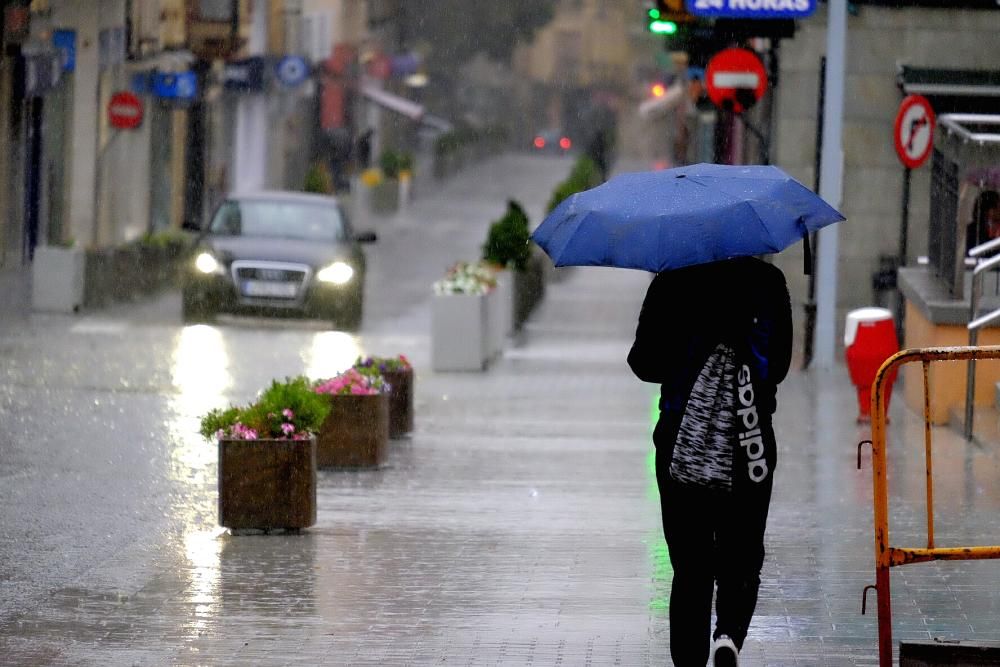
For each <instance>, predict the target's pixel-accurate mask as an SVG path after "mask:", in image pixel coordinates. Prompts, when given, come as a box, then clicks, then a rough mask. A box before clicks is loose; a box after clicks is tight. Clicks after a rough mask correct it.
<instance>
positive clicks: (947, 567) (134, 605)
mask: <svg viewBox="0 0 1000 667" xmlns="http://www.w3.org/2000/svg"><path fill="white" fill-rule="evenodd" d="M568 170H569V162H567V161H562V160H558V159H538V158H529V157H521V156H507V157H504V158H502V159H500V160H495V161H492V162H489V163H486V164H484V165H480V166H478V167H476V168H475V169H472V170H470V172H469V173H468V174H466V175H464V176H462V177H459V178H457V179H456V180H455V181H453V182H450V183H448V184H447V185H446V186H445V187H444V188H442V190H441V191H440V192H435V193H427V194H426V196H425V197H424V198H422V199H419V200H417V201H416V202H414V204H413V205H412V206H411V208H410V209H409V210H408V211H407V212H405V213H403V214H401V215H399V216H397V217H396V218H394V219H391V220H378V221H367V222H366V221H362V222H361V223H359V224H358V225H357V226H358V227H361V228H363V227H365V226H366V224H371V225H374V226H375V227H376V228H377V229H378V231H379V232H380V235H381V238H380V241H379V243H378V244H377V245H376V246H374V247H373V248H372V250H371V252H370V254H369V269H370V275H369V284H368V288H369V294H368V296H369V299H368V305H367V307H366V316H365V323H364V326H363V328H362V330H361V332H360V334H359V335H358V336H350V335H347V334H343V333H339V332H331V331H326V330H324V329H323V328H322V326H321V325H320V324H318V323H308V322H296V321H292V322H269V321H265V320H255V319H224V320H222V321H220V322H219V324H218V325H217V326H211V327H208V326H196V327H183V326H182V325H181V324H180V318H179V310H180V303H179V298H178V296H177V295H176V294H166V295H163V296H162V297H161V298H158V299H154V300H151V301H149V302H143V303H137V304H124V305H120V306H116V307H114V308H110V309H107V310H104V311H100V312H96V313H88V314H85V315H82V316H77V317H63V316H54V315H44V316H43V315H33V316H30V317H29V316H25V317H24V318H22V319H20V320H18V321H16V322H14V323H8V324H7V325H6V326H5V327H4V328H3V329H0V360H2V367H0V528H2V530H0V664H3V665H18V666H20V665H286V664H308V665H315V664H329V665H355V664H356V665H376V664H388V665H409V664H414V665H422V664H462V665H487V664H488V665H500V664H502V665H529V664H534V665H557V664H564V665H665V664H669V658H668V644H669V636H668V630H667V599H668V595H669V590H670V577H671V570H670V565H669V560H668V558H667V553H666V548H665V546H664V544H663V540H662V535H661V532H660V528H659V506H658V498H657V491H656V485H655V480H654V477H653V472H652V453H651V446H650V432H651V428H652V423H653V422H652V420H653V419H654V417H655V415H654V413H653V406H654V404H655V394H656V388H655V387H653V386H651V385H645V384H643V383H641V382H639V381H638V380H636V379H635V378H634V377H632V375H631V374H630V372H629V370H628V367H627V366H626V365H625V363H624V359H625V355H626V354H627V352H628V348H629V345H630V344H631V336H632V334H633V332H634V323H635V317H636V315H637V313H638V309H639V305H640V303H641V300H642V297H643V294H644V291H645V288H646V285H647V284H648V276H646V275H645V274H642V273H640V272H635V271H618V270H610V269H589V268H588V269H582V268H581V269H573V270H571V271H569V272H566V273H564V274H563V275H562V279H561V280H560V281H558V282H552V283H550V284H549V286H548V290H547V294H546V298H545V301H544V302H543V304H542V306H541V307H540V309H539V310H538V311H537V312H536V313H535V314H534V316H533V317H532V319H531V320H530V321H529V322H528V325H527V326H526V328H525V330H524V331H523V332H522V334H521V335H520V336H518V337H517V338H516V339H515V340H511V341H508V346H507V349H506V351H505V353H504V355H503V357H502V359H500V360H499V361H498V362H496V363H495V364H494V365H493V366H491V367H490V369H489V370H488V371H487V372H485V373H452V374H445V373H434V372H432V371H431V369H430V355H429V349H430V339H429V331H430V316H429V305H430V302H429V285H430V282H431V281H433V280H434V279H435V278H437V277H438V276H439V275H440V273H441V272H442V271H443V269H444V268H445V267H446V266H447V265H448V264H449V263H451V262H452V261H454V260H458V259H469V258H473V257H475V256H476V254H477V253H478V247H479V244H481V243H482V240H483V238H485V230H486V227H487V225H488V223H489V221H490V219H492V218H496V217H499V215H500V214H501V213H502V211H503V206H504V204H505V201H506V198H507V197H508V196H515V197H517V198H519V199H521V200H522V201H523V202H524V203H525V205H526V207H527V209H528V210H529V213H531V214H532V218H533V220H536V221H537V220H538V219H539V218H540V215H541V212H542V211H541V207H542V206H543V205H544V203H545V201H546V200H547V198H548V195H549V193H550V192H551V189H552V187H553V186H554V185H555V183H556V182H557V181H559V180H561V179H562V178H563V177H564V176H565V175H566V173H568ZM682 324H683V323H682V321H681V320H680V318H679V320H678V325H679V326H682ZM397 352H402V353H405V354H407V355H408V356H410V357H411V359H412V360H413V362H414V365H415V368H416V372H417V383H416V430H415V432H414V433H413V434H412V436H411V437H409V438H406V439H403V440H398V441H392V442H391V445H390V451H389V459H388V464H387V465H386V466H385V467H384V468H382V469H379V470H375V471H364V472H344V471H322V472H321V473H320V475H319V494H318V507H319V512H318V522H317V524H316V525H315V526H314V527H313V528H311V529H309V530H308V531H306V532H304V533H303V534H301V535H269V536H232V535H229V534H228V533H227V532H226V531H224V530H222V529H220V528H219V527H218V526H217V525H216V499H217V495H216V489H215V475H216V458H215V457H216V452H215V448H214V446H213V445H211V444H208V443H205V442H204V441H202V440H201V439H200V438H199V436H198V435H197V433H196V429H197V419H198V416H199V415H200V414H201V413H202V412H204V410H205V409H207V408H209V407H213V406H214V405H217V404H221V403H225V402H229V401H244V400H246V399H248V398H250V397H251V396H252V395H253V394H254V393H255V392H256V391H257V390H258V389H260V388H261V387H262V386H263V385H264V384H266V383H267V382H268V381H269V380H270V378H272V377H276V376H278V377H280V376H283V375H291V374H296V373H300V372H306V373H308V374H310V375H313V376H317V377H318V376H322V375H325V374H330V373H333V372H336V371H337V370H339V369H341V368H343V367H345V366H347V365H349V364H350V363H351V362H352V361H353V359H354V358H355V356H357V354H359V353H366V354H367V353H373V354H391V353H397ZM854 401H855V399H854V394H853V391H852V388H851V387H850V385H849V383H848V379H847V374H846V371H845V370H844V369H843V368H838V369H836V370H834V371H830V372H817V371H809V372H801V371H795V372H793V373H792V374H791V375H790V377H789V378H788V380H787V381H786V383H784V384H783V385H782V386H781V388H780V391H779V410H778V414H777V415H776V431H777V433H778V440H779V465H778V469H777V473H776V486H775V492H774V500H773V502H772V507H771V515H770V521H769V526H768V534H767V549H768V557H767V560H766V562H765V565H764V571H763V573H762V579H763V584H762V588H761V599H760V603H759V605H758V611H757V615H756V617H755V620H754V623H753V625H752V626H751V630H750V635H749V637H748V640H747V644H746V647H745V649H744V654H743V656H741V657H742V658H743V664H747V665H831V666H836V665H873V664H877V658H876V621H875V616H874V598H871V599H870V601H869V602H870V607H869V609H870V611H869V614H868V615H867V616H861V615H860V603H861V590H862V588H863V587H864V586H865V585H868V584H871V583H874V569H873V567H874V566H873V562H874V556H873V542H874V538H873V531H872V509H871V466H870V460H869V457H868V455H867V453H866V454H865V456H864V457H863V458H864V460H863V469H862V470H861V471H858V470H857V469H856V444H857V442H858V441H859V440H861V439H863V438H865V437H867V429H865V428H863V427H859V426H858V425H856V424H855V422H854V418H855V416H856V406H855V402H854ZM934 437H935V447H936V450H935V451H936V454H935V456H936V458H935V481H936V498H937V504H936V518H937V525H936V527H937V531H936V532H937V537H938V543H939V545H941V546H947V545H960V544H989V543H996V542H997V541H998V539H997V538H1000V511H998V510H1000V484H998V481H1000V443H996V442H987V443H985V444H981V445H975V444H973V445H967V444H966V443H965V442H964V441H963V440H961V438H959V437H958V436H957V435H956V434H955V433H953V432H952V431H950V430H948V429H946V428H941V429H935V432H934ZM923 484H924V474H923V430H922V424H921V422H920V420H919V419H918V418H917V417H916V416H915V415H913V414H911V413H909V412H908V411H907V410H906V408H905V407H904V406H903V405H902V401H894V402H893V412H892V423H891V426H890V492H891V495H892V500H891V507H892V514H891V516H892V524H891V528H892V533H891V537H892V543H893V544H894V545H897V546H920V545H921V539H922V536H923V526H924V514H923V511H924V500H923V498H924V496H923V493H924V486H923ZM892 577H893V579H892V581H893V607H894V613H895V624H894V630H895V638H896V640H897V641H899V640H905V639H930V638H932V637H943V638H948V639H966V640H979V641H987V640H992V641H1000V593H998V591H1000V585H998V584H1000V562H996V561H993V562H990V561H986V562H978V563H975V562H963V563H944V564H923V565H911V566H907V567H904V568H896V569H895V570H894V572H893V575H892Z"/></svg>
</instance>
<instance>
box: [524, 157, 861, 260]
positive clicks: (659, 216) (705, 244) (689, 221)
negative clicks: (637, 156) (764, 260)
mask: <svg viewBox="0 0 1000 667" xmlns="http://www.w3.org/2000/svg"><path fill="white" fill-rule="evenodd" d="M844 219H845V218H844V216H842V215H841V214H840V213H838V212H837V211H836V210H835V209H834V208H833V207H831V206H830V205H829V204H827V203H826V202H825V201H823V200H822V199H820V198H819V197H818V196H817V195H816V194H814V193H813V192H812V191H811V190H809V189H808V188H806V187H805V186H804V185H802V184H801V183H799V182H798V181H796V180H795V179H794V178H792V177H791V176H789V175H788V174H786V173H785V172H783V171H781V170H780V169H778V168H777V167H772V166H729V165H719V164H696V165H691V166H687V167H678V168H676V169H665V170H662V171H650V172H639V173H628V174H622V175H620V176H616V177H614V178H612V179H611V180H609V181H608V182H607V183H604V184H603V185H599V186H597V187H596V188H592V189H590V190H586V191H584V192H579V193H577V194H575V195H572V196H571V197H569V198H567V199H566V200H565V201H563V202H562V203H561V204H559V206H557V207H556V208H555V209H554V210H553V211H552V212H551V213H550V214H549V215H548V217H546V218H545V220H543V221H542V224H540V225H539V226H538V228H537V229H536V230H535V231H534V233H533V234H532V235H531V238H532V240H533V241H535V243H537V244H538V245H539V246H541V247H542V249H543V250H545V252H546V253H548V255H549V257H551V258H552V260H553V261H554V262H555V265H556V266H617V267H621V268H629V269H643V270H646V271H653V272H660V271H666V270H669V269H679V268H681V267H683V266H691V265H693V264H705V263H707V262H714V261H718V260H723V259H729V258H731V257H745V256H750V255H763V254H767V253H773V252H780V251H781V250H784V249H785V248H787V247H788V246H790V245H792V244H793V243H795V242H796V241H798V240H799V239H802V238H803V237H806V238H807V235H808V234H809V233H811V232H814V231H816V230H817V229H820V228H821V227H825V226H826V225H829V224H832V223H834V222H839V221H841V220H844Z"/></svg>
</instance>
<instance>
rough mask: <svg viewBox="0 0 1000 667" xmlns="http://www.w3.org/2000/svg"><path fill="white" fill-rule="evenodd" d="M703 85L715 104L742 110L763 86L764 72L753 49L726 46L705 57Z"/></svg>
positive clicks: (755, 98)
mask: <svg viewBox="0 0 1000 667" xmlns="http://www.w3.org/2000/svg"><path fill="white" fill-rule="evenodd" d="M705 86H706V87H707V88H708V97H709V99H711V100H712V102H713V103H714V104H715V106H717V107H719V108H720V109H729V110H731V111H734V112H736V113H743V112H744V111H746V110H747V109H749V108H750V107H752V106H753V105H754V104H755V103H756V102H757V100H759V99H760V98H761V97H762V96H763V95H764V92H765V91H766V90H767V72H766V71H765V70H764V63H762V62H761V60H760V58H758V57H757V54H756V53H754V52H753V51H750V50H748V49H726V50H724V51H720V52H719V53H717V54H715V55H714V56H712V59H711V60H709V61H708V67H707V68H706V69H705Z"/></svg>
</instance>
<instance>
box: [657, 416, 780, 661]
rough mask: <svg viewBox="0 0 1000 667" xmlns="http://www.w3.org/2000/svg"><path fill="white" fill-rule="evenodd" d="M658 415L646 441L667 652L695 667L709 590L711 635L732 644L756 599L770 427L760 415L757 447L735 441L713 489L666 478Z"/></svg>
mask: <svg viewBox="0 0 1000 667" xmlns="http://www.w3.org/2000/svg"><path fill="white" fill-rule="evenodd" d="M664 417H666V415H664V416H663V417H661V419H660V422H659V423H658V424H657V426H656V431H654V433H653V440H654V442H655V443H656V445H657V451H656V479H657V485H658V486H659V489H660V506H661V509H662V512H663V532H664V535H665V537H666V539H667V547H668V549H669V551H670V564H671V566H672V567H673V572H674V576H673V583H672V585H671V589H670V655H671V657H672V658H673V661H674V664H675V665H677V667H695V666H696V667H702V666H703V665H705V664H706V663H707V662H708V654H709V644H710V641H709V639H710V632H711V622H712V593H713V589H715V588H717V593H716V601H715V612H716V626H715V632H714V633H712V634H711V636H713V637H718V636H719V635H728V636H729V637H730V638H731V639H732V640H733V641H734V642H735V643H736V646H737V647H738V648H742V647H743V640H744V639H746V635H747V628H748V627H749V625H750V619H751V617H752V616H753V612H754V608H755V607H756V605H757V589H758V588H759V587H760V569H761V566H762V564H763V562H764V528H765V525H766V523H767V510H768V506H769V504H770V502H771V488H772V484H773V477H774V467H775V463H776V447H775V440H774V431H773V429H772V428H771V424H770V421H769V420H768V421H767V422H766V423H762V424H761V438H760V443H759V444H760V447H758V446H757V445H758V443H757V442H756V441H754V442H753V443H751V444H750V445H749V446H742V447H741V446H736V448H735V453H734V455H735V459H734V461H733V470H734V473H735V474H734V480H733V488H732V490H731V491H729V492H720V491H713V490H709V489H706V488H702V487H696V486H688V485H683V484H678V483H677V482H675V481H674V480H673V479H671V478H670V456H671V454H672V450H673V441H674V439H675V438H676V433H677V431H676V424H672V423H671V422H672V421H673V420H671V419H669V418H667V419H664ZM751 455H753V458H751ZM765 469H766V474H764V473H765ZM755 480H756V481H755Z"/></svg>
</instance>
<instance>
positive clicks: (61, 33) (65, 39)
mask: <svg viewBox="0 0 1000 667" xmlns="http://www.w3.org/2000/svg"><path fill="white" fill-rule="evenodd" d="M52 46H54V47H56V51H58V52H59V59H60V61H61V62H62V71H63V72H72V71H74V70H75V69H76V30H54V31H52Z"/></svg>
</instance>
